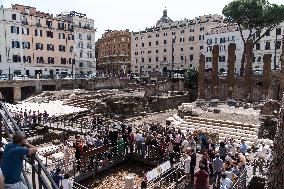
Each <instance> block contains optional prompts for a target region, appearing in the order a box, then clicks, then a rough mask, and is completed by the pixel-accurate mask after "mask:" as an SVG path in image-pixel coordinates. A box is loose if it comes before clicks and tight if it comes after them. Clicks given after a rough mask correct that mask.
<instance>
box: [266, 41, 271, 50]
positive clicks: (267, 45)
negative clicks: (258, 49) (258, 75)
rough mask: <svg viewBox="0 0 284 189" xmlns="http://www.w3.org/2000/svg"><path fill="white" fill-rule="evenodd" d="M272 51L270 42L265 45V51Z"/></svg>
mask: <svg viewBox="0 0 284 189" xmlns="http://www.w3.org/2000/svg"><path fill="white" fill-rule="evenodd" d="M269 49H270V42H266V43H265V50H269Z"/></svg>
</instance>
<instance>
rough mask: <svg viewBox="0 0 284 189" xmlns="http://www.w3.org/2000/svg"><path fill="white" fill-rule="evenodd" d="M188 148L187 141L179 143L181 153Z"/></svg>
mask: <svg viewBox="0 0 284 189" xmlns="http://www.w3.org/2000/svg"><path fill="white" fill-rule="evenodd" d="M188 146H189V142H188V141H187V140H184V141H182V143H181V151H182V152H183V153H185V152H186V150H187V148H188Z"/></svg>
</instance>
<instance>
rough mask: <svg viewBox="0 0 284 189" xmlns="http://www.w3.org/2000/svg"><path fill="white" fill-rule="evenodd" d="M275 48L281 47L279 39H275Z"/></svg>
mask: <svg viewBox="0 0 284 189" xmlns="http://www.w3.org/2000/svg"><path fill="white" fill-rule="evenodd" d="M275 45H276V49H280V48H281V41H276V44H275Z"/></svg>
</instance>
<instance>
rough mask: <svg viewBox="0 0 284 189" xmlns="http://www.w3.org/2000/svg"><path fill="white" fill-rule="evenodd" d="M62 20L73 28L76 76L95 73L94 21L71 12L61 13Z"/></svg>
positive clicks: (83, 15) (84, 15) (59, 16)
mask: <svg viewBox="0 0 284 189" xmlns="http://www.w3.org/2000/svg"><path fill="white" fill-rule="evenodd" d="M57 18H62V19H64V20H66V21H67V22H68V23H72V25H73V27H74V52H73V54H74V55H75V62H76V74H80V73H81V74H89V73H94V72H96V59H95V34H96V29H95V28H94V20H93V19H90V18H88V17H87V16H86V14H82V13H78V12H75V11H71V12H68V13H61V14H60V15H57Z"/></svg>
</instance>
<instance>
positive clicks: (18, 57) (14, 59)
mask: <svg viewBox="0 0 284 189" xmlns="http://www.w3.org/2000/svg"><path fill="white" fill-rule="evenodd" d="M13 62H21V56H19V55H13Z"/></svg>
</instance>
